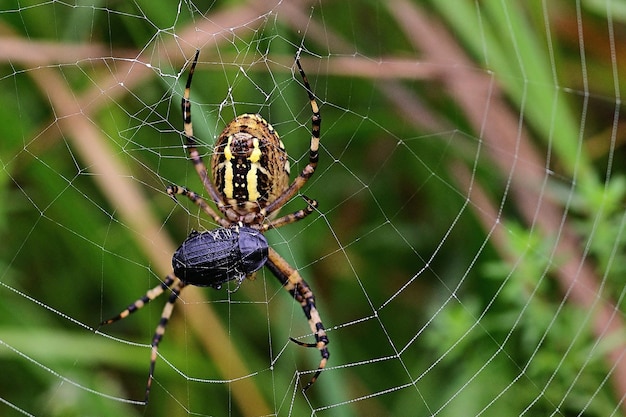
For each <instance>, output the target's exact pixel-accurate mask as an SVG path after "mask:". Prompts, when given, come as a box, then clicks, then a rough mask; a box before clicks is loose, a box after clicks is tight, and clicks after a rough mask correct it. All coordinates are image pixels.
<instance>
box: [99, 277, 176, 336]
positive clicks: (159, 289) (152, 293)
mask: <svg viewBox="0 0 626 417" xmlns="http://www.w3.org/2000/svg"><path fill="white" fill-rule="evenodd" d="M176 281H179V279H178V278H176V277H175V276H174V275H168V276H167V277H165V279H164V280H163V282H161V283H160V284H159V285H157V286H156V287H154V288H152V289H150V290H148V292H146V294H145V295H144V296H143V297H141V298H139V299H138V300H137V301H135V302H134V303H132V304H131V305H129V306H128V307H127V308H126V309H125V310H123V311H122V312H121V313H120V314H118V315H117V316H115V317H112V318H110V319H108V320H104V321H103V322H102V323H100V325H101V326H103V325H105V324H111V323H113V322H116V321H118V320H122V319H124V318H126V317H128V316H129V315H130V314H132V313H134V312H135V311H137V310H139V309H140V308H142V307H143V306H145V305H146V304H148V303H149V302H150V301H152V300H154V299H155V298H157V297H158V296H159V295H161V294H163V292H164V291H165V290H167V289H168V288H170V287H171V286H172V285H173V284H174V283H175V282H176Z"/></svg>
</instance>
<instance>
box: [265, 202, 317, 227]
mask: <svg viewBox="0 0 626 417" xmlns="http://www.w3.org/2000/svg"><path fill="white" fill-rule="evenodd" d="M302 198H303V199H304V200H305V201H306V202H307V206H306V207H305V208H303V209H300V210H298V211H295V212H293V213H290V214H287V215H286V216H282V217H279V218H277V219H274V220H270V221H268V222H267V223H264V224H263V225H261V229H260V230H261V231H262V232H266V231H267V230H269V229H278V228H279V227H282V226H285V225H287V224H289V223H294V222H297V221H298V220H302V219H304V218H305V217H306V216H308V215H309V214H311V213H313V212H314V211H315V209H316V208H317V201H316V200H312V199H310V198H309V197H307V196H304V195H303V196H302Z"/></svg>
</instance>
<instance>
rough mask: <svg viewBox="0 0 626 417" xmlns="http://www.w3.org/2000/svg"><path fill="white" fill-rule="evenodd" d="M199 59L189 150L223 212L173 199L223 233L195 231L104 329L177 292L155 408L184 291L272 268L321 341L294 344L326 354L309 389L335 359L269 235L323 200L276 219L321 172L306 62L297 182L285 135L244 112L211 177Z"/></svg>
mask: <svg viewBox="0 0 626 417" xmlns="http://www.w3.org/2000/svg"><path fill="white" fill-rule="evenodd" d="M198 55H199V51H197V52H196V55H195V58H194V60H193V63H192V65H191V68H190V70H189V77H188V79H187V85H186V88H185V94H184V96H183V99H182V112H183V124H184V134H185V138H186V144H185V147H186V148H187V150H188V152H189V158H190V159H191V161H192V162H193V165H194V167H195V169H196V172H197V173H198V176H199V177H200V180H201V181H202V184H203V186H204V189H205V190H206V192H207V193H208V194H209V197H210V199H211V201H213V203H214V204H215V205H216V207H217V210H218V211H215V210H214V209H213V208H212V207H211V206H210V205H209V204H208V203H207V202H206V201H205V200H204V199H203V198H202V197H200V196H199V195H198V194H196V193H194V192H193V191H190V190H188V189H186V188H184V187H178V186H176V185H170V186H169V187H167V193H168V194H169V195H170V196H172V197H176V196H177V195H184V196H186V197H188V198H189V199H190V200H191V201H193V202H194V203H195V204H196V205H197V206H198V207H200V209H202V210H203V211H204V212H205V213H206V214H207V215H208V216H209V217H211V218H212V219H213V220H214V221H215V222H216V223H217V224H218V225H219V227H218V228H216V229H213V230H209V231H205V232H201V233H200V232H195V231H192V232H191V234H189V236H188V237H187V238H186V239H185V241H184V242H183V243H182V244H181V246H180V247H179V248H178V250H177V251H176V252H175V253H174V256H173V258H172V266H173V270H174V272H173V273H172V274H170V275H168V276H167V277H166V278H165V279H164V280H163V282H162V283H161V284H160V285H158V286H156V287H155V288H153V289H151V290H149V291H148V292H147V293H146V294H145V295H144V296H143V297H141V298H140V299H138V300H137V301H135V302H134V303H133V304H131V305H130V306H128V308H126V309H125V310H124V311H122V312H121V313H120V314H118V315H117V316H115V317H113V318H111V319H109V320H106V321H104V322H102V324H109V323H112V322H114V321H117V320H120V319H123V318H125V317H127V316H128V315H129V314H131V313H133V312H135V311H137V310H138V309H140V308H141V307H143V306H144V305H145V304H146V303H148V302H150V301H151V300H154V299H155V298H156V297H158V296H159V295H161V294H162V293H163V292H165V291H166V290H168V289H169V290H170V291H171V293H172V294H171V295H170V297H169V299H168V301H167V303H166V305H165V307H164V309H163V313H162V315H161V320H160V321H159V325H158V326H157V329H156V331H155V333H154V337H153V338H152V353H151V358H150V373H149V375H148V383H147V385H146V392H145V402H146V403H147V401H148V396H149V394H150V387H151V386H152V379H153V376H154V366H155V363H156V359H157V349H158V346H159V342H160V341H161V339H162V337H163V334H164V332H165V326H166V325H167V322H168V321H169V318H170V315H171V314H172V310H173V306H174V303H175V302H176V299H177V298H178V296H179V294H180V292H181V291H182V289H183V288H184V287H185V286H186V285H196V286H209V287H213V288H215V289H219V288H221V287H222V285H223V284H224V283H226V282H228V281H232V280H236V281H238V283H241V281H242V280H243V279H244V278H245V277H246V276H251V275H252V274H254V272H256V271H257V270H258V269H260V268H262V267H263V266H264V265H265V266H267V268H268V269H269V270H270V271H271V272H272V273H273V274H274V275H275V276H276V278H277V279H278V280H279V281H280V283H281V284H282V286H283V287H284V288H285V289H286V290H287V291H288V292H289V294H290V295H291V296H292V297H293V298H294V299H295V300H296V301H297V302H298V303H300V305H301V307H302V310H303V312H304V315H305V316H306V318H307V320H308V322H309V326H310V328H311V331H312V332H313V334H314V336H315V343H303V342H300V341H298V340H295V339H293V338H292V339H291V340H292V341H293V342H295V343H297V344H299V345H301V346H306V347H314V348H317V349H319V351H320V353H321V356H322V359H321V361H320V363H319V366H318V369H317V371H316V372H315V374H314V375H313V377H312V378H311V380H310V381H309V382H308V383H307V384H306V385H305V387H304V390H306V389H308V388H309V387H310V386H311V385H312V384H313V383H314V382H315V381H316V380H317V378H318V376H319V375H320V373H321V372H322V370H323V369H324V367H325V366H326V362H327V361H328V358H329V356H330V353H329V352H328V349H327V347H326V345H328V337H327V336H326V331H325V329H324V326H323V324H322V320H321V318H320V316H319V313H318V312H317V308H316V306H315V296H314V295H313V292H312V290H311V288H310V287H309V285H308V284H307V283H306V282H305V281H304V280H303V279H302V277H301V276H300V274H299V273H298V271H297V270H296V269H294V268H293V267H292V266H291V265H289V264H288V263H287V261H285V260H284V259H283V258H282V257H281V256H280V255H279V254H278V253H277V252H276V251H275V250H274V249H273V248H272V247H271V246H269V245H268V243H267V240H266V239H265V237H264V236H263V233H264V232H266V231H267V230H269V229H274V228H278V227H281V226H284V225H287V224H290V223H293V222H296V221H298V220H301V219H303V218H304V217H306V216H308V215H309V214H311V213H313V211H314V210H315V208H316V207H317V202H316V201H315V200H311V199H309V198H307V197H305V196H302V197H303V198H304V200H305V201H306V202H307V206H306V207H305V208H303V209H301V210H298V211H296V212H294V213H291V214H287V215H285V216H282V217H278V218H274V217H275V214H276V213H277V212H278V210H279V209H280V208H281V207H282V206H283V205H285V203H287V202H288V201H289V200H290V199H291V198H292V197H294V196H295V195H296V193H298V191H299V190H300V189H301V188H302V186H303V185H304V184H305V183H306V182H307V181H308V179H309V178H310V177H311V176H312V175H313V173H314V172H315V168H316V166H317V160H318V147H319V136H320V125H321V117H320V112H319V108H318V106H317V102H316V101H315V98H314V96H313V93H312V92H311V87H310V85H309V82H308V80H307V78H306V75H305V73H304V71H303V70H302V66H301V65H300V61H299V59H298V58H296V64H297V66H298V70H299V72H300V75H301V76H302V81H303V83H304V87H305V89H306V91H307V94H308V97H309V101H310V104H311V110H312V112H313V116H312V123H311V124H312V128H311V146H310V148H309V161H308V163H307V165H306V166H305V167H304V169H303V170H302V171H301V172H300V174H299V175H298V177H296V178H295V179H294V181H293V182H292V183H291V184H289V159H288V157H287V153H286V151H285V147H284V145H283V143H282V141H281V140H280V137H279V136H278V133H276V131H275V130H274V128H273V127H272V125H270V124H269V123H268V122H267V121H266V120H265V119H263V117H261V116H260V115H258V114H242V115H240V116H237V117H236V118H235V119H234V120H233V121H232V122H230V123H229V124H228V125H227V126H226V128H225V129H224V131H223V132H222V133H221V134H220V135H219V137H218V138H217V141H216V144H215V147H214V152H213V156H212V158H211V172H212V178H211V177H210V176H209V174H208V172H207V169H206V166H205V165H204V162H203V161H202V158H201V157H200V153H199V152H198V150H197V142H196V139H195V137H194V135H193V125H192V124H191V102H190V101H189V94H190V90H191V80H192V78H193V73H194V70H195V68H196V64H197V62H198Z"/></svg>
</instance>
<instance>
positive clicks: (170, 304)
mask: <svg viewBox="0 0 626 417" xmlns="http://www.w3.org/2000/svg"><path fill="white" fill-rule="evenodd" d="M184 286H185V284H183V282H182V281H181V280H180V279H178V278H176V277H175V276H174V275H168V276H167V277H166V278H165V280H164V281H163V282H162V283H161V284H160V285H157V286H156V287H154V288H152V289H151V290H148V292H147V293H146V294H145V295H144V296H143V297H141V298H140V299H138V300H137V301H135V302H134V303H132V304H131V305H129V306H128V307H127V308H126V309H125V310H124V311H122V312H121V313H120V314H118V315H117V316H115V317H113V318H110V319H108V320H105V321H103V322H102V323H100V325H101V326H102V325H105V324H111V323H113V322H116V321H118V320H121V319H124V318H126V317H128V316H129V315H130V314H132V313H134V312H135V311H137V310H139V309H140V308H142V307H143V306H145V305H146V304H148V303H149V302H150V301H152V300H154V299H155V298H157V297H158V296H159V295H161V294H163V292H165V290H167V289H170V290H171V291H172V293H171V294H170V296H169V298H168V300H167V303H166V304H165V307H164V308H163V312H162V313H161V320H160V321H159V325H158V326H157V328H156V331H155V333H154V336H153V337H152V344H151V346H152V350H151V355H150V373H149V375H148V382H147V384H146V396H145V403H146V404H147V403H148V396H149V394H150V388H151V386H152V378H153V375H154V366H155V364H156V359H157V357H158V347H159V342H160V341H161V339H162V338H163V334H164V333H165V326H166V325H167V322H168V321H169V319H170V317H171V315H172V310H173V309H174V303H175V302H176V299H177V298H178V295H179V294H180V291H181V290H182V289H183V287H184Z"/></svg>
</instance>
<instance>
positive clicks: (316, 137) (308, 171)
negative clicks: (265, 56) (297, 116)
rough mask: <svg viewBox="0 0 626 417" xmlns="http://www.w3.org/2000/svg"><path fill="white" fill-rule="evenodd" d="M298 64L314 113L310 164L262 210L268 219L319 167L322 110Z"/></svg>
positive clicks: (297, 62)
mask: <svg viewBox="0 0 626 417" xmlns="http://www.w3.org/2000/svg"><path fill="white" fill-rule="evenodd" d="M296 64H297V65H298V70H299V71H300V76H301V77H302V82H303V83H304V87H305V88H306V92H307V94H308V96H309V101H310V102H311V111H312V112H313V116H311V146H310V148H309V163H308V164H307V165H306V166H305V167H304V169H303V170H302V172H300V174H299V175H298V176H297V177H296V179H295V180H294V181H293V182H292V183H291V185H290V186H289V188H287V189H286V190H285V191H284V192H283V193H282V194H281V195H280V196H279V197H278V198H277V199H276V200H274V201H272V202H271V203H270V204H269V205H268V206H267V207H265V208H264V209H263V210H261V213H260V215H261V216H263V217H267V216H269V215H270V214H272V212H274V211H276V210H278V209H279V208H281V207H282V206H283V205H285V203H287V201H289V199H290V198H291V197H293V196H294V195H295V194H296V193H297V192H298V190H300V188H302V186H303V185H304V184H305V183H306V182H307V181H308V180H309V178H311V176H312V175H313V173H314V172H315V168H316V167H317V162H318V160H319V146H320V131H321V126H322V116H321V114H320V109H319V107H318V105H317V101H315V96H314V95H313V92H312V91H311V85H310V84H309V80H308V78H307V77H306V74H305V73H304V70H303V69H302V65H300V59H299V57H297V56H296Z"/></svg>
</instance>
